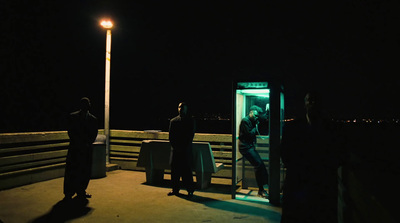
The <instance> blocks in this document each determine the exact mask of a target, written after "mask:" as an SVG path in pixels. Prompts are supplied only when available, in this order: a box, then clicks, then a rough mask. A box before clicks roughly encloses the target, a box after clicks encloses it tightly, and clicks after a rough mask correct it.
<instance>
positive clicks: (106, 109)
mask: <svg viewBox="0 0 400 223" xmlns="http://www.w3.org/2000/svg"><path fill="white" fill-rule="evenodd" d="M100 25H101V26H102V27H103V28H105V29H107V39H106V81H105V82H106V86H105V97H104V134H105V135H106V163H107V164H109V163H110V62H111V28H112V27H113V23H112V22H111V21H110V20H103V21H101V23H100Z"/></svg>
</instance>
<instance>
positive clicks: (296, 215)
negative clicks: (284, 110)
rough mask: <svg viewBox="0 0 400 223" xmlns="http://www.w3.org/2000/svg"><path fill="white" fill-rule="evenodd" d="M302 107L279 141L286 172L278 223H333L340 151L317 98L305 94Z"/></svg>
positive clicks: (331, 126) (332, 129)
mask: <svg viewBox="0 0 400 223" xmlns="http://www.w3.org/2000/svg"><path fill="white" fill-rule="evenodd" d="M304 103H305V110H306V113H305V115H304V116H303V118H301V119H299V120H295V121H293V122H291V123H288V124H287V125H286V127H285V131H284V134H283V139H282V145H281V146H282V151H281V155H282V161H283V163H284V164H285V167H286V169H287V171H286V178H285V183H284V187H283V204H282V221H281V222H282V223H289V222H290V223H291V222H295V223H305V222H310V223H314V222H324V223H327V222H332V223H333V222H335V223H336V222H337V221H338V219H337V199H338V191H337V189H338V182H337V169H338V167H339V165H340V162H341V154H342V153H341V152H340V151H341V147H340V146H338V144H337V143H336V139H337V138H336V137H335V135H336V133H335V131H334V130H335V129H334V128H333V127H334V126H333V125H332V123H331V122H330V120H328V119H327V118H325V117H324V115H323V113H322V109H321V102H320V101H319V99H318V98H317V95H316V94H315V93H308V94H307V95H306V96H305V99H304Z"/></svg>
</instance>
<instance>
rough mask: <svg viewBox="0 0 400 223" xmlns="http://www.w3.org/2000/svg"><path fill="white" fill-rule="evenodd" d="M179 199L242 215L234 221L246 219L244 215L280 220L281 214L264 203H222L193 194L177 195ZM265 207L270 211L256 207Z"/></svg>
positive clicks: (241, 201) (222, 201) (242, 201)
mask: <svg viewBox="0 0 400 223" xmlns="http://www.w3.org/2000/svg"><path fill="white" fill-rule="evenodd" d="M179 197H180V198H182V199H186V200H188V201H192V202H196V203H201V204H203V205H205V206H206V207H209V208H214V209H219V210H223V211H229V212H233V213H236V214H242V216H240V217H236V219H239V218H240V219H243V218H246V215H253V216H260V217H263V218H265V219H268V220H276V221H279V220H280V218H281V213H279V212H278V211H275V210H273V205H270V204H269V203H266V202H259V201H252V200H247V201H246V200H240V201H238V200H236V202H235V201H232V200H230V201H224V200H217V199H213V198H209V197H203V196H198V195H196V194H194V195H193V196H192V197H189V196H187V195H182V194H180V195H179ZM260 204H262V205H266V206H270V207H271V210H268V209H264V208H260V207H257V206H258V205H260Z"/></svg>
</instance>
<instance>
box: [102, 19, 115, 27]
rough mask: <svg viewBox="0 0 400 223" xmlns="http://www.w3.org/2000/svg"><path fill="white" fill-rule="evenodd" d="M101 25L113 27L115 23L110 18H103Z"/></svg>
mask: <svg viewBox="0 0 400 223" xmlns="http://www.w3.org/2000/svg"><path fill="white" fill-rule="evenodd" d="M100 25H101V26H103V27H104V28H106V29H111V28H112V27H113V23H112V22H111V21H110V20H103V21H101V23H100Z"/></svg>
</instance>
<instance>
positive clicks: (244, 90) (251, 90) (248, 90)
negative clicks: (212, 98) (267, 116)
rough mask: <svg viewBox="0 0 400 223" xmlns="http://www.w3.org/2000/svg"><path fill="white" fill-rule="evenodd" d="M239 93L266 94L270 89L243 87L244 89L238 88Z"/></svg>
mask: <svg viewBox="0 0 400 223" xmlns="http://www.w3.org/2000/svg"><path fill="white" fill-rule="evenodd" d="M237 93H239V94H260V96H261V95H264V96H265V94H269V89H243V90H237Z"/></svg>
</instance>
